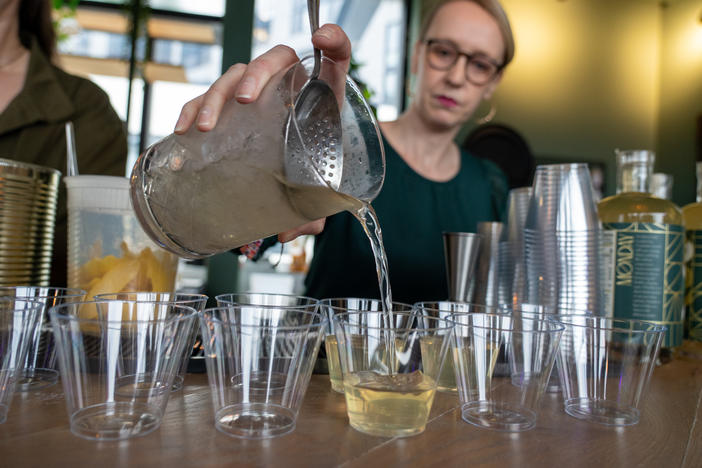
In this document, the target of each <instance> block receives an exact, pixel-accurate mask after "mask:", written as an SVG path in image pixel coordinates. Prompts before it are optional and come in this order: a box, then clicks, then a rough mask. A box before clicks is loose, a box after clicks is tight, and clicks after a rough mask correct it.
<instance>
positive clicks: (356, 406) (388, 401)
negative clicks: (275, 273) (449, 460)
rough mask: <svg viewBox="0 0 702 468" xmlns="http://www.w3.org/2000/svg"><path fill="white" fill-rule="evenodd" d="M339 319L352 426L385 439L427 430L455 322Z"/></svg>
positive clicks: (402, 316)
mask: <svg viewBox="0 0 702 468" xmlns="http://www.w3.org/2000/svg"><path fill="white" fill-rule="evenodd" d="M333 320H334V322H335V324H334V326H335V330H336V338H337V341H338V350H339V362H340V363H341V374H342V378H343V384H344V394H345V396H346V410H347V413H348V417H349V423H350V424H351V427H353V428H354V429H356V430H358V431H360V432H364V433H366V434H370V435H375V436H380V437H406V436H412V435H415V434H419V433H421V432H423V431H424V429H425V427H426V424H427V420H428V418H429V412H430V411H431V406H432V403H433V401H434V395H435V394H436V384H437V381H438V379H439V372H440V370H441V365H442V363H443V360H444V357H445V355H446V350H447V349H448V347H449V343H450V341H451V337H452V333H453V322H451V321H449V320H446V319H442V318H438V317H429V316H421V315H419V314H415V313H412V312H410V313H407V312H395V311H390V312H388V311H386V312H346V313H341V314H336V315H335V316H334V318H333Z"/></svg>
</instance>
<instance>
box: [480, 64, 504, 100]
mask: <svg viewBox="0 0 702 468" xmlns="http://www.w3.org/2000/svg"><path fill="white" fill-rule="evenodd" d="M500 81H502V71H500V73H499V74H498V75H497V76H496V77H495V78H494V79H493V80H492V81H491V82H490V83H488V84H487V85H486V86H485V89H484V90H483V100H485V101H487V100H489V99H490V98H491V97H492V93H494V92H495V90H496V89H497V85H499V84H500Z"/></svg>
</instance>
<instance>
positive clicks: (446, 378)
mask: <svg viewBox="0 0 702 468" xmlns="http://www.w3.org/2000/svg"><path fill="white" fill-rule="evenodd" d="M413 309H414V311H415V313H417V314H420V315H423V316H430V317H439V318H444V319H450V318H451V317H450V316H451V315H452V314H470V313H490V314H496V313H506V312H502V311H501V310H500V309H498V307H497V306H488V305H482V304H469V303H467V302H452V301H434V302H417V303H416V304H414V306H413ZM423 344H424V346H425V347H427V348H428V347H431V346H440V345H441V342H440V340H438V341H437V342H436V344H435V343H433V342H432V338H431V337H425V338H424V342H423ZM428 364H430V365H431V363H430V362H429V363H428ZM436 389H437V390H438V391H440V392H446V393H453V394H456V393H457V392H458V389H457V387H456V375H455V373H454V371H453V353H452V352H451V351H450V350H449V351H447V352H446V358H445V359H444V363H443V366H442V367H441V372H440V373H439V380H438V382H437V387H436Z"/></svg>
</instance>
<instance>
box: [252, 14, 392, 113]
mask: <svg viewBox="0 0 702 468" xmlns="http://www.w3.org/2000/svg"><path fill="white" fill-rule="evenodd" d="M254 14H255V19H254V33H253V38H254V40H253V45H252V56H253V57H256V56H258V55H261V54H262V53H264V52H265V51H266V50H268V49H270V48H271V47H273V46H274V45H276V44H281V43H282V44H287V45H289V46H290V47H292V48H293V49H295V51H296V52H297V54H298V56H300V57H303V56H306V55H309V54H310V53H311V52H312V45H311V43H310V33H309V26H308V22H307V21H308V20H307V2H306V1H302V0H294V1H290V2H278V1H275V0H256V3H255V13H254ZM296 15H297V16H302V17H303V21H304V27H302V28H298V29H296V27H297V26H298V25H299V19H294V20H293V23H292V24H293V25H295V27H292V25H291V18H296ZM319 15H320V24H324V23H336V24H339V25H340V26H341V27H342V28H344V30H345V31H346V33H347V34H348V35H349V38H350V39H351V44H352V47H353V57H354V60H355V61H356V62H357V63H358V64H359V65H360V67H359V70H358V78H359V79H360V80H361V81H363V82H364V83H366V85H367V86H368V88H369V89H370V91H371V92H372V93H373V95H372V97H371V99H370V101H371V104H373V105H374V106H376V108H377V109H378V118H379V119H380V120H392V119H394V118H396V117H397V115H398V114H399V112H400V110H401V108H402V87H403V81H404V72H403V62H404V53H405V51H404V43H405V24H406V20H405V18H406V11H405V2H404V1H403V0H377V1H374V2H368V1H362V0H327V1H325V2H322V4H321V5H320V12H319Z"/></svg>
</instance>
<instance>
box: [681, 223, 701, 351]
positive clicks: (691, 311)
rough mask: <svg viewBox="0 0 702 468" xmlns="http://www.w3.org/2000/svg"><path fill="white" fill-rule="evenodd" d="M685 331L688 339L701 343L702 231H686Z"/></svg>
mask: <svg viewBox="0 0 702 468" xmlns="http://www.w3.org/2000/svg"><path fill="white" fill-rule="evenodd" d="M686 234H687V242H688V244H687V245H689V246H690V250H691V251H690V258H689V260H687V279H686V280H687V285H688V287H687V300H686V301H685V302H686V303H687V330H688V336H689V338H690V339H693V340H697V341H702V231H687V233H686Z"/></svg>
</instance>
